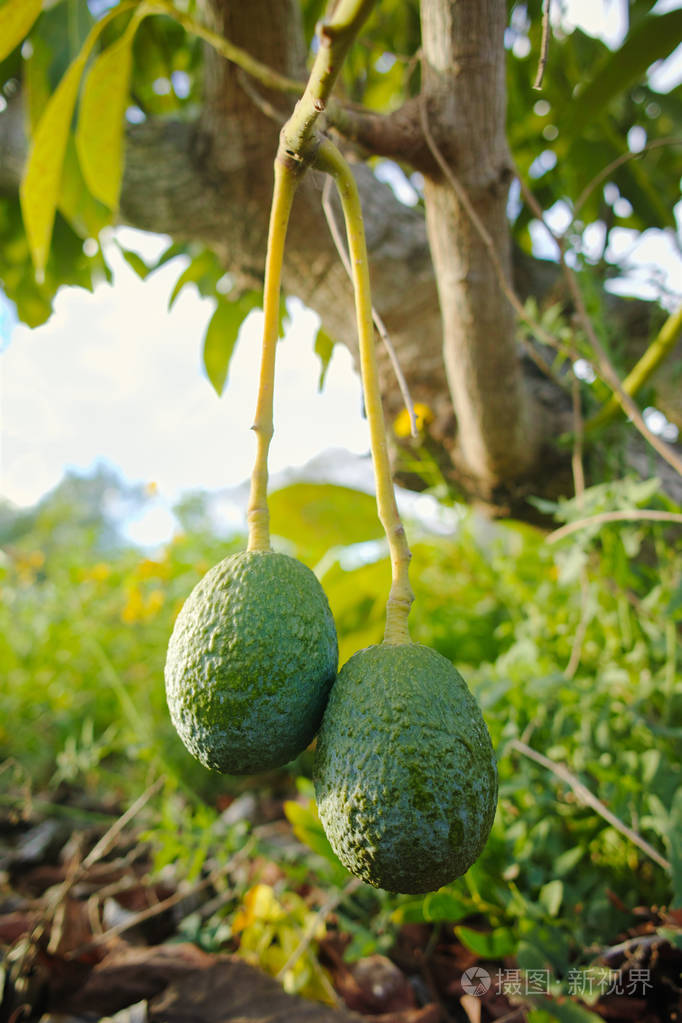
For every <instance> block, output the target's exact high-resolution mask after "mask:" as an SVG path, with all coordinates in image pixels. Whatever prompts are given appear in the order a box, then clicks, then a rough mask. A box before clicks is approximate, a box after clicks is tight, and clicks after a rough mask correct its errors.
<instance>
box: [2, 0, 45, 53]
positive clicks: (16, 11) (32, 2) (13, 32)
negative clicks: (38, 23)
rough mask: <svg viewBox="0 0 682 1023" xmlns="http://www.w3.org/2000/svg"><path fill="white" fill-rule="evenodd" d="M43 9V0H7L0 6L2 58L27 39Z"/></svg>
mask: <svg viewBox="0 0 682 1023" xmlns="http://www.w3.org/2000/svg"><path fill="white" fill-rule="evenodd" d="M42 9H43V3H42V0H5V4H4V6H3V7H0V60H4V59H5V57H6V56H7V55H8V54H10V53H11V52H12V50H13V49H14V48H15V46H18V45H19V43H20V42H21V41H22V40H23V39H25V37H26V36H27V35H28V33H29V32H30V30H31V27H32V26H33V22H34V21H35V20H36V18H37V17H38V15H39V14H40V12H41V10H42Z"/></svg>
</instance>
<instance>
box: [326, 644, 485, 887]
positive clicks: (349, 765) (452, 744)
mask: <svg viewBox="0 0 682 1023" xmlns="http://www.w3.org/2000/svg"><path fill="white" fill-rule="evenodd" d="M314 780H315V791H316V796H317V803H318V807H319V813H320V819H321V820H322V824H323V826H324V829H325V831H326V833H327V837H328V838H329V841H330V842H331V845H332V847H333V849H334V851H335V852H336V855H337V856H338V857H339V859H340V860H341V862H342V863H343V864H344V866H346V867H347V868H348V870H350V871H351V873H353V874H355V875H356V876H357V877H360V878H362V880H363V881H367V882H368V883H369V884H371V885H374V886H375V887H377V888H385V889H386V890H387V891H391V892H413V893H419V892H427V891H434V890H435V889H437V888H440V887H441V885H444V884H447V883H448V882H450V881H453V880H454V879H455V878H456V877H459V876H460V875H462V874H464V873H465V872H466V871H467V870H468V869H469V867H470V866H471V864H472V863H473V862H474V861H475V860H476V859H477V858H478V856H479V855H480V853H481V851H482V850H483V847H484V845H485V843H486V840H487V838H488V835H489V833H490V829H491V827H492V824H493V820H494V817H495V809H496V806H497V765H496V761H495V754H494V752H493V748H492V743H491V741H490V735H489V734H488V729H487V728H486V725H485V722H484V720H483V715H482V714H481V710H480V708H479V706H478V703H477V702H476V700H475V699H474V697H473V696H472V694H471V693H470V691H469V689H468V688H467V685H466V683H465V682H464V679H463V678H462V676H461V675H460V674H459V672H458V671H457V670H456V668H454V667H453V665H452V664H451V663H450V661H448V660H446V658H445V657H443V656H442V655H441V654H439V653H437V652H436V651H435V650H432V649H430V648H429V647H426V646H422V645H421V644H418V643H409V644H400V645H389V644H381V645H379V646H371V647H367V648H366V649H365V650H361V651H360V652H359V653H357V654H355V655H354V656H353V657H351V659H350V660H349V661H348V662H347V663H346V664H345V665H344V667H343V668H342V669H341V671H340V672H339V676H338V678H337V680H336V682H335V684H334V687H333V689H332V692H331V695H330V698H329V702H328V704H327V709H326V711H325V714H324V718H323V720H322V726H321V729H320V734H319V737H318V741H317V750H316V756H315V770H314Z"/></svg>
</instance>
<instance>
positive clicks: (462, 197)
mask: <svg viewBox="0 0 682 1023" xmlns="http://www.w3.org/2000/svg"><path fill="white" fill-rule="evenodd" d="M419 110H420V116H421V123H422V130H423V132H424V138H425V139H426V142H427V145H428V147H429V149H430V150H431V152H432V153H433V156H434V158H435V160H436V162H437V163H438V166H439V167H440V169H441V170H442V172H443V174H444V175H445V177H446V178H447V179H448V181H449V182H450V185H451V186H452V190H453V192H454V193H455V195H456V196H457V198H458V199H459V201H460V203H461V204H462V206H463V207H464V210H465V211H466V214H467V216H468V217H469V219H470V220H471V223H472V224H473V226H474V229H475V230H476V232H477V233H478V235H479V237H480V239H481V241H482V242H483V244H484V246H485V248H486V251H487V253H488V256H489V258H490V261H491V263H492V265H493V269H494V271H495V275H496V277H497V281H498V284H499V286H500V290H501V291H502V293H503V294H504V296H505V297H506V299H507V301H508V302H509V304H510V305H511V307H512V309H513V310H514V311H515V313H516V315H517V316H518V317H519V319H520V320H522V321H523V322H524V323H525V324H527V326H528V327H529V328H530V330H531V332H532V333H533V334H534V335H535V337H536V338H537V339H538V340H539V341H541V342H542V343H543V344H545V345H547V346H548V347H550V348H555V349H556V350H557V351H563V350H564V346H563V345H562V343H561V342H560V341H559V339H558V338H555V337H554V336H553V335H552V334H550V333H549V331H547V330H545V328H544V327H543V326H542V324H541V323H538V322H537V320H535V319H533V317H531V316H529V314H528V312H527V310H526V309H525V307H524V305H523V303H522V301H521V299H520V298H519V297H518V295H517V294H516V292H515V291H514V289H513V288H512V286H511V284H510V283H509V281H508V280H507V275H506V273H505V272H504V267H503V266H502V262H501V260H500V257H499V255H498V253H497V248H496V247H495V243H494V242H493V239H492V237H491V235H490V233H489V231H488V229H487V228H486V226H485V224H484V223H483V221H482V220H481V218H480V217H479V215H478V213H477V212H476V210H475V209H474V204H473V203H472V201H471V199H470V198H469V194H468V192H467V190H466V189H465V187H464V185H463V184H462V182H461V181H460V180H459V178H458V177H457V176H456V174H455V173H454V171H453V170H452V168H451V167H450V165H449V163H448V162H447V160H446V159H445V157H444V156H443V154H442V152H441V151H440V149H439V147H438V145H437V143H436V140H435V139H434V137H433V133H432V132H431V128H430V127H429V118H428V112H427V109H426V102H425V100H424V99H423V100H422V103H421V104H420V108H419ZM523 345H524V347H525V349H526V351H527V352H528V355H529V356H530V357H531V359H532V360H533V362H534V363H535V364H536V366H537V367H538V368H539V369H540V370H541V371H542V372H543V373H544V374H545V376H548V377H549V378H550V379H551V380H553V381H554V382H555V383H556V384H558V386H559V387H561V388H562V389H565V387H566V385H565V383H564V382H563V381H562V380H561V379H560V378H559V377H558V376H557V375H556V373H555V372H554V370H553V369H552V368H551V366H550V365H549V363H547V362H546V360H545V359H543V357H542V356H541V355H540V353H539V352H536V351H535V349H534V348H533V346H532V345H531V344H530V343H529V342H528V341H526V339H525V338H524V339H523Z"/></svg>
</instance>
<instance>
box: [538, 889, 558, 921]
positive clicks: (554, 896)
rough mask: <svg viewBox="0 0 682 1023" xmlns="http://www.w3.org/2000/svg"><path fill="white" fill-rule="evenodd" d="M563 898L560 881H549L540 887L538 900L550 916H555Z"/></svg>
mask: <svg viewBox="0 0 682 1023" xmlns="http://www.w3.org/2000/svg"><path fill="white" fill-rule="evenodd" d="M563 898H564V885H563V882H562V881H549V882H548V883H547V884H545V885H543V886H542V888H541V889H540V895H539V901H540V904H541V905H542V906H544V908H545V909H546V910H547V912H548V914H549V915H550V916H556V915H557V913H558V912H559V910H560V909H561V903H562V901H563Z"/></svg>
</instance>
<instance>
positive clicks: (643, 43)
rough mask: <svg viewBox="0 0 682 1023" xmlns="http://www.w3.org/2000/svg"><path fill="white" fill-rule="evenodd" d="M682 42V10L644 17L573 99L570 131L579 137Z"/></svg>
mask: <svg viewBox="0 0 682 1023" xmlns="http://www.w3.org/2000/svg"><path fill="white" fill-rule="evenodd" d="M681 40H682V9H678V10H673V11H668V12H667V13H666V14H652V15H650V16H649V17H646V18H642V20H641V21H640V22H639V24H638V25H637V26H636V27H635V28H634V29H633V30H632V31H631V32H630V33H629V34H628V35H627V37H626V39H625V42H624V43H623V45H622V46H621V47H620V49H619V50H616V51H615V52H614V53H612V54H609V56H608V57H607V58H606V60H605V61H603V62H602V64H601V66H600V67H599V68H598V69H597V72H596V74H595V75H594V77H593V78H592V80H591V81H590V82H588V83H587V85H586V86H585V88H584V89H583V90H582V92H581V93H580V95H579V96H578V97H577V99H575V100H571V111H572V116H571V119H570V123H569V126H568V130H569V131H570V132H571V133H572V134H576V135H577V134H578V133H579V132H581V131H582V129H583V128H584V127H585V125H586V124H588V123H589V122H590V121H591V120H593V119H594V117H595V115H598V114H599V112H600V111H601V110H603V109H604V107H606V106H607V105H608V104H609V103H610V102H611V100H612V99H613V97H614V96H617V95H618V93H620V92H623V91H624V90H625V89H627V88H628V86H630V85H632V83H633V82H636V81H638V80H639V79H640V78H642V77H643V76H644V74H645V73H646V71H647V69H648V68H649V67H651V65H652V64H653V63H654V62H655V61H657V60H663V59H664V58H665V57H667V56H668V55H669V54H671V53H672V52H673V50H674V49H675V47H676V46H677V45H678V43H679V42H680V41H681Z"/></svg>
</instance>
